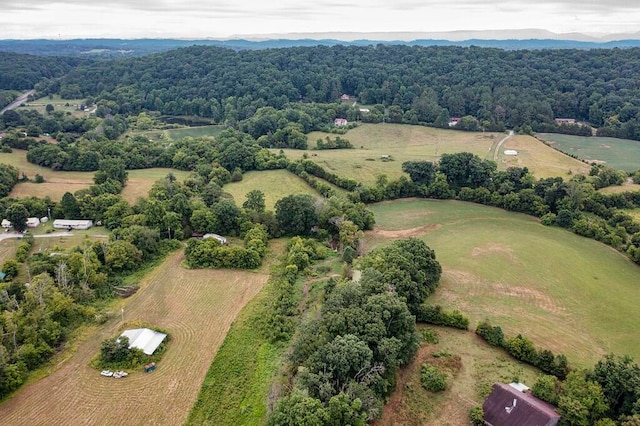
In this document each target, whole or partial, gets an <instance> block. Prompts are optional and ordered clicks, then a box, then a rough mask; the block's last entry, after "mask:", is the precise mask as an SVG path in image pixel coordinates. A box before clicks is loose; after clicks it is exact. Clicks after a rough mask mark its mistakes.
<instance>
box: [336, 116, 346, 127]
mask: <svg viewBox="0 0 640 426" xmlns="http://www.w3.org/2000/svg"><path fill="white" fill-rule="evenodd" d="M333 124H335V125H336V126H346V125H347V124H349V122H348V121H347V119H346V118H336V119H335V120H333Z"/></svg>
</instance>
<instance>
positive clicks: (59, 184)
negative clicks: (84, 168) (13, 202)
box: [0, 149, 93, 201]
mask: <svg viewBox="0 0 640 426" xmlns="http://www.w3.org/2000/svg"><path fill="white" fill-rule="evenodd" d="M0 163H5V164H11V165H12V166H14V167H16V168H17V169H18V171H19V173H20V176H22V174H25V175H27V177H28V178H29V179H34V177H35V175H36V174H39V175H41V176H42V177H44V180H45V182H44V183H34V182H19V183H18V184H17V185H16V186H15V187H14V188H13V191H11V193H10V194H9V197H12V198H21V197H30V196H35V197H40V198H44V197H49V198H51V199H52V200H55V201H58V200H60V199H61V198H62V196H63V195H64V193H65V192H71V193H73V192H75V191H77V190H79V189H83V188H88V187H89V186H91V185H92V184H93V172H58V171H55V170H51V169H50V168H48V167H41V166H37V165H35V164H31V163H29V162H28V161H27V151H25V150H21V149H14V150H13V152H11V153H4V152H3V153H0Z"/></svg>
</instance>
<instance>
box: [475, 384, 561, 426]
mask: <svg viewBox="0 0 640 426" xmlns="http://www.w3.org/2000/svg"><path fill="white" fill-rule="evenodd" d="M482 409H483V411H484V423H485V425H488V426H556V425H557V424H558V421H559V420H560V414H558V413H556V411H555V407H554V406H553V405H551V404H548V403H546V402H544V401H542V400H541V399H538V398H536V397H535V396H533V395H532V394H530V393H529V392H522V391H520V390H518V389H516V388H515V387H514V386H511V385H505V384H502V383H495V384H494V385H493V392H491V395H489V397H488V398H487V399H486V400H485V401H484V404H482Z"/></svg>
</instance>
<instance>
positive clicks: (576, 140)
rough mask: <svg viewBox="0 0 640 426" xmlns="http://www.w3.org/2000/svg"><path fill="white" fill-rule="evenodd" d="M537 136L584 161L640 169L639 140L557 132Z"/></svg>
mask: <svg viewBox="0 0 640 426" xmlns="http://www.w3.org/2000/svg"><path fill="white" fill-rule="evenodd" d="M537 136H538V137H539V138H540V139H543V140H545V141H547V143H549V144H550V145H552V146H554V147H556V148H558V149H559V150H560V151H562V152H566V153H567V154H571V155H575V156H576V157H578V158H580V159H583V160H586V161H591V162H596V163H603V164H606V165H607V166H611V167H613V168H614V169H620V170H625V171H628V172H632V171H635V170H638V169H640V141H634V140H630V139H618V138H604V137H596V136H590V137H584V136H571V135H561V134H557V133H539V134H538V135H537Z"/></svg>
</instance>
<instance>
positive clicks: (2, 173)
mask: <svg viewBox="0 0 640 426" xmlns="http://www.w3.org/2000/svg"><path fill="white" fill-rule="evenodd" d="M17 183H18V169H16V168H15V167H13V166H11V165H9V164H0V197H6V196H7V195H9V193H10V192H11V190H12V189H13V187H14V186H15V185H16V184H17Z"/></svg>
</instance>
